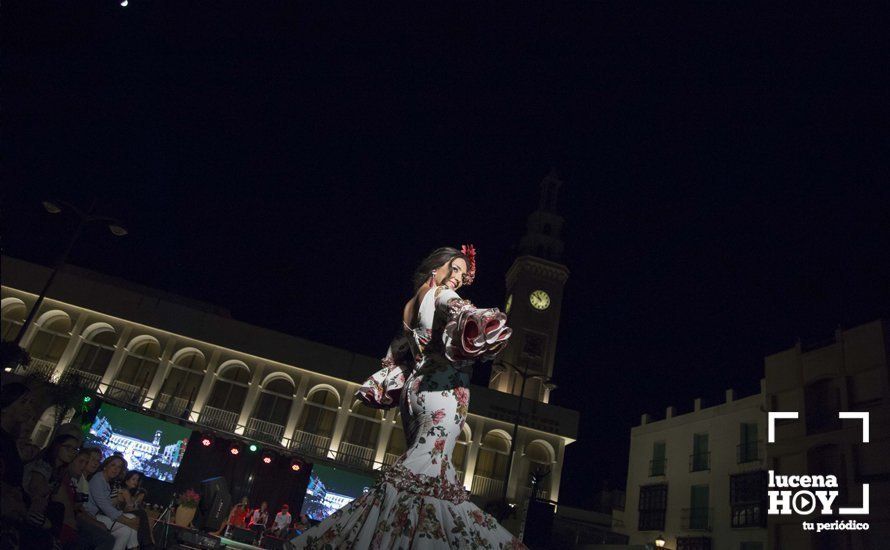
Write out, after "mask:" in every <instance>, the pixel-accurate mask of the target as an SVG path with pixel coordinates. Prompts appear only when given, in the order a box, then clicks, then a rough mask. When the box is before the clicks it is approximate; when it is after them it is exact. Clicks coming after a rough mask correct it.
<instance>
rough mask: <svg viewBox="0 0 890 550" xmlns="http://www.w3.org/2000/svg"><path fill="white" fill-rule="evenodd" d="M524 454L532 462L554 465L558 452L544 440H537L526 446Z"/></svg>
mask: <svg viewBox="0 0 890 550" xmlns="http://www.w3.org/2000/svg"><path fill="white" fill-rule="evenodd" d="M523 454H524V455H525V457H526V458H528V459H529V460H531V461H532V462H539V463H541V464H553V463H554V462H556V451H555V450H554V449H553V446H552V445H551V444H550V443H548V442H546V441H544V440H543V439H535V440H534V441H532V442H530V443H529V444H528V445H526V446H525V450H524V451H523Z"/></svg>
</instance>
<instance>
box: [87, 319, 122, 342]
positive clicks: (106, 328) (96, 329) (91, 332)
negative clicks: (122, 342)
mask: <svg viewBox="0 0 890 550" xmlns="http://www.w3.org/2000/svg"><path fill="white" fill-rule="evenodd" d="M103 332H111V333H112V334H116V331H115V330H114V327H113V326H111V325H109V324H108V323H102V322H99V323H93V324H91V325H90V326H88V327H87V328H85V329H84V331H83V333H82V334H81V336H83V339H84V340H86V341H89V340H92V339H93V338H95V337H96V336H98V335H100V334H102V333H103Z"/></svg>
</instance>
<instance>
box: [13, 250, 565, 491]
mask: <svg viewBox="0 0 890 550" xmlns="http://www.w3.org/2000/svg"><path fill="white" fill-rule="evenodd" d="M2 270H3V285H2V296H0V298H2V305H0V317H2V335H3V338H4V339H6V340H12V339H13V338H14V337H15V335H16V334H17V332H18V329H19V328H20V327H21V326H22V324H23V321H24V319H25V318H26V315H27V312H28V311H29V310H30V308H31V307H32V306H33V304H34V303H35V301H36V297H37V296H36V294H37V292H38V291H39V290H40V288H41V287H42V285H43V282H44V281H46V279H47V277H48V276H49V274H50V271H49V269H47V268H45V267H42V266H38V265H35V264H31V263H28V262H24V261H21V260H16V259H13V258H8V257H3V258H2ZM21 344H22V346H23V347H24V348H25V349H27V350H28V352H29V353H30V355H31V357H32V361H31V364H30V365H29V366H28V367H27V370H29V371H35V372H38V373H42V374H45V375H46V376H47V377H50V378H51V379H53V380H61V379H62V378H64V377H76V378H77V380H78V381H79V383H82V384H84V385H86V386H88V387H90V388H92V389H95V390H96V391H97V392H98V393H99V394H101V395H103V396H105V397H107V398H109V399H113V400H115V401H118V402H122V403H126V404H128V405H130V406H131V407H135V408H142V409H144V410H146V411H151V413H152V414H155V415H159V416H164V417H167V418H169V419H178V420H179V421H181V422H184V423H189V424H192V425H194V426H195V427H196V429H206V430H215V431H218V432H227V433H231V434H235V435H238V436H241V437H243V438H246V439H251V440H255V441H259V442H262V443H264V444H266V445H275V446H280V447H282V448H284V449H285V450H288V451H291V452H293V453H294V454H298V455H301V456H304V457H306V458H307V459H308V460H310V461H314V460H320V461H330V462H333V463H336V464H337V465H338V466H344V467H350V468H353V469H359V470H376V469H380V468H381V467H382V466H384V465H386V464H390V463H392V462H393V461H395V460H396V458H397V457H398V456H399V455H400V454H401V453H402V452H404V450H405V440H404V434H403V433H402V428H401V421H400V419H399V416H398V411H397V410H396V409H391V410H387V411H380V410H375V409H370V408H368V407H365V406H364V405H362V404H361V403H360V402H358V401H357V400H355V399H354V393H355V391H356V390H357V389H358V388H359V386H360V385H361V383H362V382H364V380H365V379H366V378H367V377H368V376H369V375H370V374H371V373H373V372H375V371H376V370H377V369H379V368H380V367H379V364H380V360H379V359H376V358H372V357H366V356H362V355H359V354H355V353H352V352H349V351H347V350H343V349H339V348H335V347H332V346H327V345H323V344H319V343H316V342H311V341H307V340H304V339H301V338H298V337H294V336H289V335H285V334H281V333H278V332H275V331H272V330H268V329H264V328H261V327H257V326H252V325H249V324H246V323H243V322H240V321H237V320H235V319H232V318H231V316H230V315H229V314H228V313H227V312H226V311H225V310H222V309H221V308H218V307H214V306H210V305H208V304H203V303H199V302H195V301H192V300H188V299H184V298H181V297H177V296H173V295H170V294H168V293H164V292H160V291H156V290H152V289H149V288H145V287H141V286H139V285H135V284H132V283H128V282H125V281H120V280H115V279H112V278H109V277H105V276H102V275H99V274H96V273H93V272H89V271H86V270H81V269H78V268H75V267H73V266H66V267H65V269H64V270H63V271H61V272H60V273H59V274H58V276H57V278H56V280H55V282H54V284H53V287H52V289H51V290H50V292H49V295H48V297H47V299H46V300H44V302H43V304H42V306H41V308H40V310H39V311H38V312H37V315H36V316H35V319H34V322H33V323H32V324H31V325H30V326H29V328H28V330H27V332H26V333H25V335H24V338H23V339H22V342H21ZM471 393H472V399H471V405H470V407H471V408H470V414H469V417H468V421H467V423H466V425H465V428H464V433H463V436H462V437H461V438H460V440H459V442H458V445H457V447H456V449H455V452H454V456H453V463H454V464H455V467H456V468H457V469H458V471H459V476H460V477H461V479H462V480H463V483H464V485H465V487H467V489H469V490H470V491H471V494H472V498H473V499H474V500H475V501H476V502H477V503H479V504H480V505H485V504H486V503H487V502H490V501H493V500H498V499H500V498H501V496H502V494H503V488H504V484H505V477H506V475H507V473H508V467H509V472H510V477H509V480H510V481H509V483H508V486H509V491H508V493H507V496H508V499H509V500H511V501H513V502H521V501H523V499H527V498H528V496H529V494H528V488H527V484H525V483H523V482H522V481H520V480H519V479H520V478H519V476H521V475H522V473H523V472H528V471H531V470H532V469H535V468H537V467H539V466H545V467H546V468H548V469H549V470H550V472H551V474H550V475H549V476H548V478H547V479H546V481H545V483H544V486H543V487H542V489H543V493H544V495H545V496H546V498H548V499H550V500H553V501H558V498H559V486H560V481H561V471H562V463H563V458H564V454H565V447H566V445H568V444H570V443H572V442H573V441H574V440H575V438H576V434H577V422H578V414H577V412H576V411H572V410H569V409H565V408H562V407H558V406H554V405H549V404H546V403H538V404H537V406H536V407H535V408H534V410H531V411H529V410H526V412H525V413H524V414H523V415H521V416H520V417H518V419H519V424H520V427H519V429H518V430H517V431H516V441H515V443H512V438H513V432H514V429H513V428H514V424H513V422H514V420H516V419H517V416H516V414H515V411H516V409H517V398H516V396H513V395H510V394H507V393H503V392H498V391H495V390H492V389H489V388H486V387H480V386H473V387H472V388H471ZM527 409H528V408H527ZM511 443H512V444H511ZM511 448H512V449H513V454H512V455H511V454H510V450H511Z"/></svg>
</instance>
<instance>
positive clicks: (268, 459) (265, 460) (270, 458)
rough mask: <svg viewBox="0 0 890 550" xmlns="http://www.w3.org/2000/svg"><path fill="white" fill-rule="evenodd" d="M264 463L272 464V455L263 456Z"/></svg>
mask: <svg viewBox="0 0 890 550" xmlns="http://www.w3.org/2000/svg"><path fill="white" fill-rule="evenodd" d="M263 464H272V457H271V456H269V455H264V456H263Z"/></svg>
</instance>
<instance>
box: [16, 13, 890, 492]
mask: <svg viewBox="0 0 890 550" xmlns="http://www.w3.org/2000/svg"><path fill="white" fill-rule="evenodd" d="M12 4H14V5H12ZM75 4H76V6H75ZM183 4H193V6H191V7H187V6H184V5H183ZM199 4H200V7H198V5H199ZM589 4H591V3H587V4H585V5H581V4H579V5H576V6H573V7H570V6H567V5H566V6H563V7H561V8H558V9H553V8H551V7H544V6H536V5H534V4H531V3H524V4H523V6H524V7H523V8H522V9H521V10H520V9H517V7H516V6H512V7H511V8H510V9H509V10H504V11H502V10H499V9H496V8H493V7H471V6H468V5H464V6H462V7H447V8H444V9H441V10H431V9H429V8H428V7H424V8H423V9H417V10H415V11H402V10H393V11H390V12H385V11H380V10H379V9H375V10H370V9H369V10H365V9H362V8H344V7H332V6H326V7H325V9H324V10H321V9H318V8H315V7H311V6H300V5H295V4H294V3H291V2H287V3H284V2H282V3H272V2H267V3H254V2H238V3H227V2H215V3H209V2H201V3H191V2H156V1H155V2H143V1H140V0H130V5H129V7H127V8H121V7H120V6H119V5H118V4H117V3H116V2H113V1H107V2H100V3H96V2H94V3H89V2H77V3H63V2H49V3H41V2H18V3H11V2H5V3H4V4H3V13H2V25H3V29H2V31H3V32H2V60H3V65H2V75H3V79H2V82H3V88H2V100H3V103H2V104H3V128H2V129H3V134H2V138H3V139H2V159H3V162H2V177H3V179H2V181H3V194H4V197H3V247H4V250H3V252H4V253H5V254H9V255H12V256H16V257H20V258H24V259H29V260H32V261H38V262H45V263H48V262H50V261H51V259H52V258H53V257H54V256H55V255H56V254H58V253H59V251H60V250H61V249H62V248H63V247H64V242H65V238H66V235H67V233H69V232H70V230H71V227H72V220H71V219H70V218H64V217H62V216H50V215H48V214H46V213H45V212H44V211H43V210H42V208H41V207H40V200H42V199H43V198H45V197H58V198H62V199H64V200H69V201H73V202H76V203H77V204H80V205H82V206H86V205H88V204H89V203H90V201H91V200H93V199H95V200H96V201H97V210H98V211H99V212H101V213H105V214H111V215H115V216H119V217H120V218H121V219H122V220H124V221H125V223H126V225H127V227H128V229H129V230H130V231H131V235H130V236H128V237H126V238H125V239H118V240H115V239H114V238H113V237H111V235H110V234H108V233H107V232H105V231H103V230H102V229H101V228H93V229H92V230H90V231H88V232H87V233H86V234H85V236H84V238H83V239H82V240H81V241H80V243H78V245H77V247H76V249H75V250H74V251H73V253H72V255H71V261H72V263H76V264H79V265H82V266H84V267H88V268H91V269H95V270H97V271H101V272H104V273H108V274H111V275H116V276H120V277H123V278H126V279H129V280H133V281H136V282H140V283H143V284H146V285H150V286H153V287H157V288H161V289H165V290H168V291H172V292H176V293H179V294H182V295H185V296H189V297H192V298H197V299H202V300H206V301H209V302H213V303H217V304H220V305H223V306H226V307H228V308H230V309H231V310H232V311H233V314H234V316H235V317H237V318H239V319H243V320H246V321H249V322H252V323H255V324H258V325H263V326H268V327H272V328H276V329H278V330H281V331H284V332H287V333H291V334H296V335H300V336H303V337H307V338H310V339H314V340H318V341H321V342H325V343H329V344H333V345H336V346H339V347H343V348H346V349H350V350H353V351H356V352H360V353H364V354H368V355H374V356H379V355H382V354H383V352H384V350H385V348H386V345H387V343H388V340H389V338H390V337H391V335H392V334H393V332H394V330H396V327H397V326H398V322H399V321H398V316H399V312H400V308H401V305H402V304H403V303H404V301H405V300H406V299H407V297H408V292H409V288H408V286H409V284H408V281H409V277H410V273H411V270H412V269H413V268H414V266H415V264H416V262H417V261H418V260H419V259H420V258H421V257H422V256H423V255H424V254H425V253H426V252H428V251H429V250H431V249H432V248H435V247H437V246H441V245H446V244H447V245H459V244H461V243H464V242H473V243H475V244H476V246H477V248H478V250H479V251H480V255H479V275H478V277H477V284H476V285H474V286H473V287H472V288H470V289H468V292H467V295H468V296H469V297H470V298H471V299H473V300H475V301H476V302H477V303H478V304H480V305H499V306H502V305H503V300H504V278H503V277H504V274H505V273H506V270H507V269H508V267H509V266H510V263H511V262H512V260H513V258H514V257H515V249H514V246H515V245H516V244H517V243H518V241H519V239H520V237H521V236H522V234H523V232H524V224H525V218H526V216H527V215H528V214H529V213H530V212H531V211H532V210H533V209H534V208H535V206H536V204H537V198H538V183H539V182H540V180H541V178H542V177H543V176H544V175H545V174H546V173H547V172H548V171H549V169H550V168H551V167H555V168H556V169H557V170H558V171H559V172H560V174H561V175H562V178H563V179H564V180H565V182H566V183H565V185H564V187H563V191H562V194H561V197H560V211H561V213H562V214H563V215H564V216H565V218H566V225H565V231H564V238H565V243H566V252H565V256H564V260H565V263H566V264H567V265H568V267H569V268H570V269H571V271H572V275H571V277H570V279H569V281H568V283H567V285H566V289H565V306H564V311H563V318H562V329H561V332H560V340H559V348H558V351H557V360H558V363H557V366H556V381H557V382H558V383H559V385H560V388H559V389H558V390H557V391H556V392H554V394H553V402H554V403H556V404H559V405H563V406H567V407H572V408H575V409H577V410H580V411H583V415H582V420H581V427H580V430H581V432H580V440H579V441H578V442H577V443H575V444H573V445H571V446H570V447H569V451H568V457H567V459H566V471H567V472H568V473H569V474H570V475H571V476H572V477H571V479H572V483H564V484H563V488H562V495H561V497H562V498H561V501H562V502H564V503H568V504H580V505H587V504H590V498H589V495H590V493H591V492H592V491H593V490H595V489H598V488H599V487H600V486H601V484H602V481H603V480H608V481H609V482H610V483H611V484H612V485H613V486H623V484H624V477H625V473H626V463H627V450H628V445H629V440H628V435H629V430H630V428H631V426H633V425H635V424H637V423H638V422H639V416H640V414H641V413H643V412H650V413H654V414H657V415H661V414H663V411H664V407H665V406H667V405H676V406H677V407H678V410H679V411H680V412H683V411H687V410H690V409H691V407H692V400H693V398H695V397H704V398H705V404H706V405H707V404H708V403H709V402H710V403H715V402H716V400H717V399H722V397H723V390H724V389H726V388H729V387H734V388H737V390H738V391H739V392H740V393H742V394H745V395H747V394H750V393H753V392H755V391H756V390H757V388H758V380H759V378H760V377H761V376H762V375H763V356H764V355H766V354H769V353H773V352H776V351H779V350H781V349H784V348H786V347H789V346H791V345H793V343H794V342H795V340H796V339H797V338H798V337H802V338H804V340H813V339H822V338H827V337H830V336H831V335H832V333H833V331H834V329H835V327H836V326H837V325H842V326H845V327H850V326H854V325H857V324H861V323H864V322H868V321H871V320H874V319H876V318H878V317H880V316H882V315H886V313H887V311H888V305H890V283H888V281H890V260H888V256H890V255H888V250H890V226H888V212H890V185H888V183H890V177H888V176H890V169H888V158H890V142H888V127H890V126H888V121H890V117H888V114H890V107H888V101H887V98H888V97H890V93H888V92H890V90H888V87H890V86H888V83H890V81H888V77H887V74H890V72H888V63H887V52H888V51H890V49H888V40H887V34H886V32H885V31H886V29H887V28H890V25H888V23H890V21H888V17H887V13H880V12H867V11H866V10H868V9H870V8H868V7H867V6H865V5H860V6H858V7H857V8H856V11H855V13H854V10H853V9H852V8H849V7H841V6H838V7H835V8H832V9H829V10H826V11H816V10H814V9H812V8H808V9H806V10H802V9H801V10H796V9H793V8H786V7H783V8H782V9H781V13H778V12H776V13H768V12H760V11H756V10H753V9H749V10H744V9H741V8H739V7H729V6H725V5H724V6H718V7H713V6H711V7H705V6H697V7H695V8H694V9H692V8H690V9H685V10H684V9H679V8H675V9H672V10H670V11H649V10H646V9H643V8H641V7H628V6H626V5H625V4H626V3H620V4H621V7H620V8H619V7H617V6H618V3H616V6H614V7H608V6H597V5H589ZM581 480H585V481H581Z"/></svg>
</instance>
